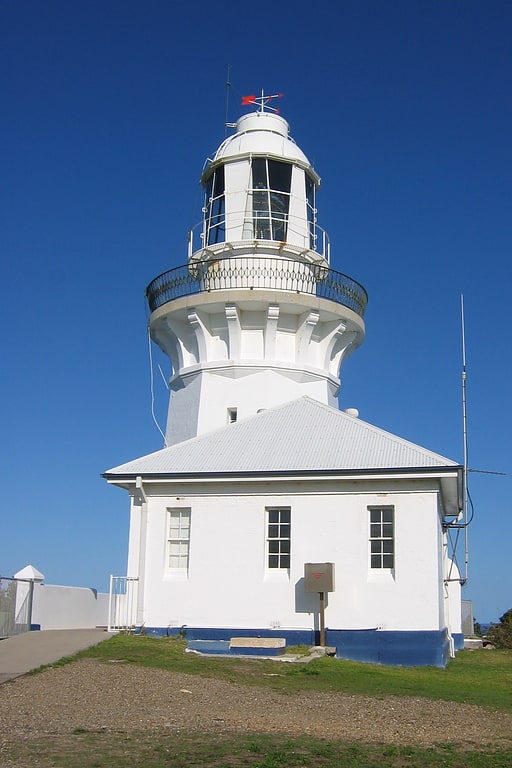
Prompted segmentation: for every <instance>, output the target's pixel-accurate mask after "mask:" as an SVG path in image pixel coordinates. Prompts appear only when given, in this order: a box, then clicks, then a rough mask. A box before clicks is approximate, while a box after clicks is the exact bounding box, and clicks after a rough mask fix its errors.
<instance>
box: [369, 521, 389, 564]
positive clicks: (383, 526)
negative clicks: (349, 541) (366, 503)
mask: <svg viewBox="0 0 512 768" xmlns="http://www.w3.org/2000/svg"><path fill="white" fill-rule="evenodd" d="M369 512H370V567H371V568H388V569H389V568H394V567H395V510H394V507H378V508H377V507H374V508H370V509H369Z"/></svg>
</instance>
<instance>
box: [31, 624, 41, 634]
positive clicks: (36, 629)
mask: <svg viewBox="0 0 512 768" xmlns="http://www.w3.org/2000/svg"><path fill="white" fill-rule="evenodd" d="M30 631H31V632H40V631H41V625H40V624H31V625H30Z"/></svg>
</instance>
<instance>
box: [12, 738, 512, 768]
mask: <svg viewBox="0 0 512 768" xmlns="http://www.w3.org/2000/svg"><path fill="white" fill-rule="evenodd" d="M2 758H3V761H4V764H5V765H7V766H15V765H16V766H20V765H37V766H39V768H50V766H52V768H61V767H62V768H64V767H65V768H68V767H69V766H70V765H72V766H73V768H125V767H126V766H127V765H130V766H146V768H183V767H184V766H187V768H199V767H201V768H204V767H210V768H344V767H345V766H347V768H510V765H512V749H509V750H498V749H494V748H491V747H483V748H482V749H469V750H468V749H460V748H458V747H457V746H454V745H438V746H435V747H429V748H422V747H411V746H398V745H397V746H393V745H362V744H352V743H344V742H331V741H324V740H321V739H313V738H309V737H308V738H306V737H303V738H294V739H290V738H288V737H286V736H279V735H271V736H264V735H262V736H256V737H255V736H236V737H234V736H232V735H211V734H208V735H207V734H194V735H184V734H174V733H173V734H168V733H166V734H162V733H161V732H156V733H151V734H148V733H129V734H128V733H103V732H91V733H87V732H86V733H83V732H79V729H77V731H76V732H75V733H74V734H71V735H68V736H54V737H52V738H51V739H48V738H46V739H35V740H30V741H24V742H19V743H18V744H14V745H8V746H7V749H6V750H5V749H4V751H3V752H2Z"/></svg>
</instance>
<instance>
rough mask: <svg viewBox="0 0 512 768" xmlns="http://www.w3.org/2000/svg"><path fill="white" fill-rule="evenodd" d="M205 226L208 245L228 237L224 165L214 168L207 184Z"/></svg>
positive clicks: (220, 241)
mask: <svg viewBox="0 0 512 768" xmlns="http://www.w3.org/2000/svg"><path fill="white" fill-rule="evenodd" d="M205 228H206V231H205V241H206V243H207V245H215V244H216V243H222V242H224V240H225V239H226V216H225V212H224V166H223V165H220V166H219V167H218V168H216V169H215V170H214V172H213V173H212V175H211V176H210V178H209V179H208V182H207V185H206V200H205Z"/></svg>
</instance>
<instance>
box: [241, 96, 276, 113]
mask: <svg viewBox="0 0 512 768" xmlns="http://www.w3.org/2000/svg"><path fill="white" fill-rule="evenodd" d="M282 98H283V94H282V93H273V94H272V95H271V96H265V94H264V92H263V91H261V96H242V107H247V106H248V105H249V104H256V105H257V106H258V107H260V112H264V111H265V107H266V108H267V109H269V110H271V111H272V112H276V113H277V114H279V110H278V109H277V107H269V106H267V105H268V103H269V102H270V101H272V99H282Z"/></svg>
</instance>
